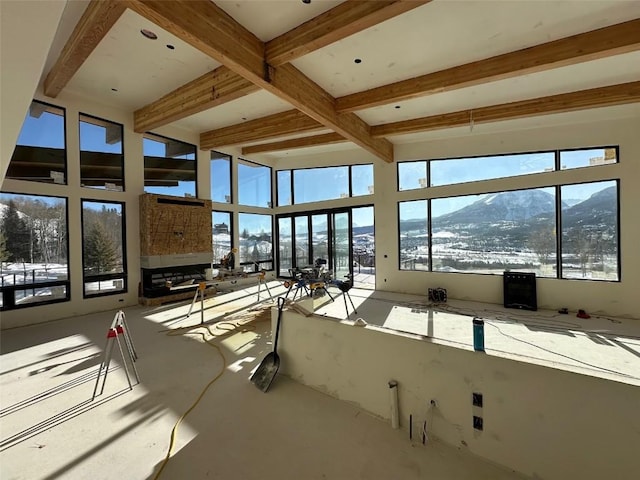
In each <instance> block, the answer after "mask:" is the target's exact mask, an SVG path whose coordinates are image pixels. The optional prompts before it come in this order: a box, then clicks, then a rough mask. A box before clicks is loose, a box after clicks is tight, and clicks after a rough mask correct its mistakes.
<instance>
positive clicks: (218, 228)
mask: <svg viewBox="0 0 640 480" xmlns="http://www.w3.org/2000/svg"><path fill="white" fill-rule="evenodd" d="M220 233H226V234H229V225H227V224H226V223H215V224H214V225H213V234H214V235H216V234H220Z"/></svg>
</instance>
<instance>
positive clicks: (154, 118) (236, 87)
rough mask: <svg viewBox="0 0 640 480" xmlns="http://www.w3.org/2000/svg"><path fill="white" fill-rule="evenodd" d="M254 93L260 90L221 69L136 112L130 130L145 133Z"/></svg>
mask: <svg viewBox="0 0 640 480" xmlns="http://www.w3.org/2000/svg"><path fill="white" fill-rule="evenodd" d="M258 90H260V87H258V86H256V85H255V84H253V83H251V82H250V81H249V80H245V79H244V78H243V77H241V76H240V75H238V74H236V73H234V72H232V71H231V70H229V69H228V68H227V67H225V66H224V65H223V66H221V67H218V68H216V69H215V70H213V71H211V72H207V73H205V74H204V75H202V76H200V77H198V78H196V79H195V80H192V81H191V82H189V83H187V84H185V85H182V86H181V87H178V88H177V89H175V90H174V91H172V92H170V93H168V94H166V95H164V96H163V97H162V98H159V99H158V100H156V101H154V102H152V103H150V104H149V105H146V106H144V107H142V108H140V109H138V110H136V111H135V112H134V114H133V119H134V128H133V129H134V131H136V132H138V133H143V132H147V131H149V130H153V129H154V128H158V127H161V126H163V125H166V124H168V123H171V122H175V121H176V120H181V119H183V118H186V117H188V116H190V115H194V114H196V113H200V112H203V111H205V110H208V109H210V108H213V107H217V106H219V105H222V104H224V103H227V102H230V101H232V100H236V99H237V98H240V97H243V96H244V95H248V94H250V93H254V92H257V91H258Z"/></svg>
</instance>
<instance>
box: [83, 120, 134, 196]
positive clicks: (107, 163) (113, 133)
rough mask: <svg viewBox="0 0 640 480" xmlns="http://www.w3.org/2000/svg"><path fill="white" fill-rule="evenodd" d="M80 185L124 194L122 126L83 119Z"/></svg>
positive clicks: (104, 121) (103, 121)
mask: <svg viewBox="0 0 640 480" xmlns="http://www.w3.org/2000/svg"><path fill="white" fill-rule="evenodd" d="M80 184H81V185H82V186H83V187H92V188H101V189H105V190H116V191H123V190H124V154H123V150H122V125H120V124H119V123H114V122H109V121H107V120H102V119H100V118H96V117H91V116H89V115H84V114H81V115H80Z"/></svg>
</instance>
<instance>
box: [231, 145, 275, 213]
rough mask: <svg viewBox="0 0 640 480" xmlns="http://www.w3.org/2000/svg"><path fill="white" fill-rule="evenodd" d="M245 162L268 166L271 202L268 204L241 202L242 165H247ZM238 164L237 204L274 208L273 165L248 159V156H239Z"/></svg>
mask: <svg viewBox="0 0 640 480" xmlns="http://www.w3.org/2000/svg"><path fill="white" fill-rule="evenodd" d="M245 164H252V165H257V166H258V167H263V168H268V169H269V202H268V203H267V206H263V205H248V204H245V203H240V165H245ZM236 165H237V172H238V174H237V180H236V184H237V187H238V188H237V192H238V193H237V194H238V198H237V202H236V203H237V204H238V206H240V207H250V208H268V209H271V208H273V190H274V188H273V167H271V166H269V165H265V164H263V163H258V162H254V161H252V160H247V159H246V158H242V157H239V158H238V159H237V161H236Z"/></svg>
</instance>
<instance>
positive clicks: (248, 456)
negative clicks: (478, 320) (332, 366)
mask: <svg viewBox="0 0 640 480" xmlns="http://www.w3.org/2000/svg"><path fill="white" fill-rule="evenodd" d="M275 285H276V284H275V283H272V284H271V286H272V292H273V293H274V295H276V294H278V293H283V289H282V288H273V287H274V286H275ZM255 292H256V288H253V287H252V288H245V289H242V290H238V291H236V292H232V293H228V294H225V295H218V296H216V297H213V298H211V299H208V300H206V302H205V315H204V321H205V323H206V324H208V325H210V327H209V328H210V331H211V332H212V333H213V334H215V335H216V336H218V337H217V338H214V339H211V337H210V335H209V334H208V333H206V330H205V329H204V328H202V327H200V326H199V325H198V324H199V322H200V319H201V317H200V311H199V309H196V310H195V311H194V313H193V314H192V315H191V317H190V318H188V319H184V317H185V315H186V314H187V312H188V310H189V304H190V302H183V303H179V304H173V305H170V306H163V307H141V306H138V307H132V308H127V309H125V314H126V319H127V323H128V325H129V328H130V333H131V336H132V338H133V340H134V343H135V347H136V350H137V352H138V355H139V359H138V361H137V362H136V366H137V369H138V372H139V375H140V378H141V383H140V384H138V385H136V386H134V388H133V390H129V388H128V384H127V382H126V377H125V371H124V369H123V368H121V364H122V362H120V361H118V362H117V363H116V364H115V365H114V369H113V370H111V371H110V372H109V374H108V377H107V381H106V385H105V391H104V393H103V394H102V395H100V396H98V397H97V398H96V399H95V401H93V402H91V401H90V398H91V395H92V392H93V389H94V385H95V381H96V372H97V368H98V365H99V364H100V361H101V359H102V354H103V352H102V351H103V348H104V347H105V343H106V332H107V329H108V326H109V324H110V323H111V321H112V319H113V317H114V314H115V312H105V313H98V314H93V315H87V316H81V317H74V318H70V319H66V320H60V321H54V322H50V323H46V324H41V325H38V326H30V327H23V328H18V329H12V330H7V331H3V332H2V363H1V371H2V375H1V379H0V386H1V392H0V396H1V400H2V403H1V410H0V437H1V440H0V477H1V478H2V479H3V480H4V479H6V480H18V479H29V480H36V479H47V480H53V479H89V478H90V479H96V480H98V479H114V478H120V479H126V480H135V479H152V478H163V479H182V478H188V479H201V478H218V479H231V480H233V479H243V480H244V479H262V480H268V479H358V478H360V479H406V480H411V479H418V478H421V479H424V478H433V479H475V480H482V479H491V480H503V479H504V480H506V479H518V478H522V477H521V476H519V475H517V474H514V473H512V472H509V471H506V470H504V469H503V468H501V467H497V466H494V465H491V464H488V463H486V462H484V461H483V460H481V459H479V458H477V457H473V456H471V455H470V454H469V453H467V452H465V451H460V450H457V449H455V448H452V447H449V446H447V445H443V444H440V443H438V442H437V441H435V440H433V439H431V440H430V441H429V442H427V444H426V445H422V444H421V443H416V442H415V441H414V442H411V441H410V440H409V438H408V435H407V432H406V431H402V430H393V429H392V428H391V427H390V426H389V425H388V423H387V422H383V421H381V420H380V419H378V418H375V417H373V416H371V415H369V414H367V413H366V412H364V411H361V410H359V409H357V408H355V407H353V406H351V405H349V404H347V403H345V402H341V401H338V400H335V399H333V398H331V397H328V396H326V395H324V394H322V393H319V392H317V391H314V390H312V389H310V388H308V387H305V386H303V385H300V384H298V383H296V382H294V381H292V380H290V379H288V378H287V377H285V376H282V375H280V376H278V377H277V378H276V379H275V381H274V382H273V384H272V387H271V389H270V390H269V392H267V393H266V394H265V393H262V392H261V391H259V390H258V389H257V388H256V387H255V386H254V385H253V384H251V383H250V382H249V381H248V377H249V376H250V374H251V372H252V370H253V369H254V368H255V367H256V366H257V365H258V364H259V363H260V361H261V360H262V359H263V358H264V356H265V355H266V354H267V353H268V352H270V351H271V349H272V345H271V339H270V324H269V322H268V321H264V320H267V319H269V318H270V313H269V311H268V309H266V310H264V311H257V312H254V313H251V314H247V313H244V314H243V313H242V309H243V308H246V307H247V306H250V305H251V304H252V303H254V302H255V299H256V294H255ZM355 293H356V292H355V291H354V294H355ZM263 298H264V297H263ZM400 300H401V301H402V300H406V299H400ZM337 305H339V303H337V302H336V304H334V306H337ZM234 312H240V314H239V315H236V316H235V317H234V315H233V313H234ZM250 318H255V320H254V321H252V322H250V323H247V324H246V325H244V326H242V325H241V324H243V323H245V322H247V321H248V320H249V319H250ZM220 320H225V321H227V322H232V323H234V324H236V325H241V326H239V327H238V328H237V329H236V330H234V331H232V332H229V331H228V329H231V328H233V326H232V323H218V324H217V325H215V326H213V322H215V321H220ZM189 325H195V327H194V328H186V329H182V327H187V326H189ZM167 329H174V330H173V332H172V333H174V334H178V335H167V332H166V330H167ZM201 334H206V338H207V339H208V340H209V342H210V343H212V344H214V345H215V346H217V347H219V349H220V350H219V351H218V350H217V349H216V348H212V346H210V345H207V344H206V343H204V339H203V337H202V335H201ZM223 356H224V358H223ZM114 358H115V359H116V360H119V353H118V352H117V350H116V351H115V356H114ZM220 372H224V374H223V375H222V376H220V377H219V379H218V380H217V381H215V382H214V383H213V384H212V385H211V386H210V388H209V389H208V390H207V391H206V392H205V393H204V395H203V396H202V398H201V400H200V401H199V403H197V405H196V406H195V408H194V409H193V410H192V411H191V412H190V413H189V414H188V416H187V417H186V418H185V419H184V421H183V422H181V423H180V425H179V427H178V429H177V431H176V434H175V442H174V445H173V449H172V453H171V458H170V460H169V461H168V462H167V463H166V464H164V463H163V461H164V459H165V456H166V454H167V449H168V446H169V444H170V438H171V437H170V435H171V431H172V428H173V427H174V425H175V424H176V421H177V420H178V419H179V418H180V416H181V415H183V414H184V413H185V412H186V411H187V410H188V409H189V408H190V407H191V406H192V405H194V402H196V400H197V399H198V398H199V396H200V395H201V393H202V392H203V389H204V388H205V387H206V386H207V384H209V383H210V382H211V381H212V380H213V379H214V378H216V377H217V376H218V375H219V373H220ZM163 464H164V468H163V469H162V471H161V475H160V476H159V477H158V476H157V474H158V472H159V471H160V469H161V467H162V465H163Z"/></svg>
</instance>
